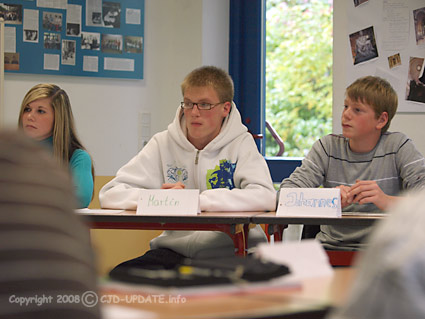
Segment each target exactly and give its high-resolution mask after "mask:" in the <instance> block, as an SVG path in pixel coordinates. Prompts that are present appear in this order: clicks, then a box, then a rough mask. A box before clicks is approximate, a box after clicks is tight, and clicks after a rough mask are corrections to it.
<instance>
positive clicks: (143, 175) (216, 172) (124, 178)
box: [99, 103, 276, 257]
mask: <svg viewBox="0 0 425 319" xmlns="http://www.w3.org/2000/svg"><path fill="white" fill-rule="evenodd" d="M182 128H183V129H182ZM179 181H180V182H182V183H183V184H185V186H186V189H199V190H200V206H201V210H202V211H268V210H274V209H275V205H276V192H275V189H274V187H273V183H272V180H271V177H270V172H269V170H268V167H267V164H266V162H265V160H264V158H263V156H262V155H261V154H260V153H259V152H258V150H257V146H256V144H255V142H254V139H253V137H252V135H251V134H250V133H248V132H247V128H246V127H245V126H244V125H243V124H242V121H241V117H240V114H239V111H238V110H237V108H236V105H235V104H234V103H233V104H232V109H231V111H230V114H229V115H228V116H227V118H226V119H225V120H224V122H223V125H222V128H221V131H220V133H219V135H217V137H216V138H214V139H213V140H212V141H211V142H210V143H209V144H208V145H207V146H206V147H205V148H204V149H203V150H197V149H196V148H195V147H194V146H193V145H192V144H191V143H190V142H189V141H188V139H187V137H186V123H185V117H184V113H183V112H182V110H181V109H180V107H179V108H178V109H177V112H176V117H175V119H174V121H173V122H172V123H171V124H170V125H169V126H168V130H166V131H163V132H160V133H157V134H155V135H154V136H153V137H152V139H151V140H150V141H149V143H148V144H147V145H146V146H145V147H144V148H143V149H142V150H141V151H140V152H139V154H137V155H136V156H135V157H133V159H131V160H130V161H129V162H128V163H127V164H126V165H124V166H123V167H122V168H121V169H119V170H118V172H117V175H116V177H115V178H114V179H113V180H112V181H110V182H109V183H108V184H106V185H105V186H104V187H103V188H102V189H101V190H100V193H99V199H100V204H101V206H102V208H115V209H133V210H135V209H136V207H137V201H138V199H139V194H140V191H139V190H140V189H160V188H161V186H162V184H163V183H176V182H179ZM217 181H218V182H217ZM214 184H216V185H217V184H220V185H217V186H214ZM214 187H220V188H214ZM258 240H265V235H264V233H263V232H262V230H261V228H260V227H259V226H257V228H256V229H254V231H253V230H251V231H250V240H249V242H250V244H254V243H255V241H256V242H258ZM151 248H170V249H172V250H174V251H176V252H178V253H181V254H183V255H185V256H188V257H206V256H218V255H227V254H232V253H233V251H234V250H233V242H232V240H231V239H230V237H229V236H227V235H226V234H224V233H222V232H212V231H165V232H163V233H162V234H161V236H159V237H157V238H154V239H153V240H152V241H151Z"/></svg>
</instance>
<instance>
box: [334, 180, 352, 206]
mask: <svg viewBox="0 0 425 319" xmlns="http://www.w3.org/2000/svg"><path fill="white" fill-rule="evenodd" d="M335 188H339V189H340V191H341V208H344V207H346V206H348V205H350V203H348V202H347V199H348V192H349V191H350V187H349V186H345V185H339V186H337V187H335Z"/></svg>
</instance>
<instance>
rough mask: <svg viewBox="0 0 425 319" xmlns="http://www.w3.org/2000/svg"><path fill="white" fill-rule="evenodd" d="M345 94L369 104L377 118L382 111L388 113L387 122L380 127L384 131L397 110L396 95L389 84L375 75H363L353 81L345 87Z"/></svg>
mask: <svg viewBox="0 0 425 319" xmlns="http://www.w3.org/2000/svg"><path fill="white" fill-rule="evenodd" d="M345 95H346V96H347V97H348V98H350V99H351V100H354V101H361V102H363V103H367V104H369V105H370V106H371V107H372V108H373V110H374V111H375V115H376V117H377V118H378V117H379V116H380V115H381V114H382V113H383V112H387V113H388V122H387V124H385V126H384V127H383V128H382V130H381V133H385V132H386V131H387V130H388V128H389V127H390V124H391V120H392V119H393V117H394V115H395V113H396V112H397V105H398V97H397V93H396V92H395V91H394V89H393V87H392V86H391V84H390V83H389V82H388V81H387V80H384V79H382V78H380V77H377V76H365V77H361V78H359V79H357V80H356V81H354V82H353V83H352V84H351V85H350V86H348V87H347V90H346V91H345Z"/></svg>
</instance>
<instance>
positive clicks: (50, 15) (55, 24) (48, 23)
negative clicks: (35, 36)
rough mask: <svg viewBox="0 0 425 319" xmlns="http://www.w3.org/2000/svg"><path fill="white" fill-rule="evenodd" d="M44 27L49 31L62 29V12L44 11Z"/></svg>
mask: <svg viewBox="0 0 425 319" xmlns="http://www.w3.org/2000/svg"><path fill="white" fill-rule="evenodd" d="M43 29H45V30H47V31H54V32H61V31H62V13H57V12H43Z"/></svg>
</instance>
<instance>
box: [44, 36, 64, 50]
mask: <svg viewBox="0 0 425 319" xmlns="http://www.w3.org/2000/svg"><path fill="white" fill-rule="evenodd" d="M44 48H45V49H48V50H60V49H61V35H60V33H53V32H44Z"/></svg>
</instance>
